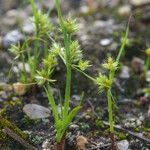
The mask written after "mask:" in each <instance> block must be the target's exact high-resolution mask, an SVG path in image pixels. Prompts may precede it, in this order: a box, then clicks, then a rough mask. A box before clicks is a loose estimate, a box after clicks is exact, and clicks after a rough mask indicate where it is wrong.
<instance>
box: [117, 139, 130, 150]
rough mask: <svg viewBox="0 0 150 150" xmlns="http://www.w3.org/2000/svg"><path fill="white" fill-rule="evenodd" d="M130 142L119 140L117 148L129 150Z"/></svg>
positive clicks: (118, 149)
mask: <svg viewBox="0 0 150 150" xmlns="http://www.w3.org/2000/svg"><path fill="white" fill-rule="evenodd" d="M128 147H129V142H128V141H127V140H123V141H120V142H117V150H128Z"/></svg>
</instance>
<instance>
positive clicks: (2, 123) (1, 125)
mask: <svg viewBox="0 0 150 150" xmlns="http://www.w3.org/2000/svg"><path fill="white" fill-rule="evenodd" d="M5 127H7V128H9V129H11V130H12V131H14V132H15V133H16V134H17V135H18V136H20V137H21V138H23V139H24V140H25V139H27V134H25V133H23V132H22V131H21V130H20V129H19V128H18V127H16V125H14V124H12V123H11V122H9V121H8V120H7V119H4V118H3V117H1V116H0V140H6V135H5V134H4V133H3V131H2V130H3V129H4V128H5Z"/></svg>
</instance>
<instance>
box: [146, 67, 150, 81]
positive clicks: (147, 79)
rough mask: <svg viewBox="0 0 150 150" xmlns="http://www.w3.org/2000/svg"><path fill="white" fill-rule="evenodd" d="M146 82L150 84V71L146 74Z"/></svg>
mask: <svg viewBox="0 0 150 150" xmlns="http://www.w3.org/2000/svg"><path fill="white" fill-rule="evenodd" d="M146 81H147V82H150V70H148V71H147V72H146Z"/></svg>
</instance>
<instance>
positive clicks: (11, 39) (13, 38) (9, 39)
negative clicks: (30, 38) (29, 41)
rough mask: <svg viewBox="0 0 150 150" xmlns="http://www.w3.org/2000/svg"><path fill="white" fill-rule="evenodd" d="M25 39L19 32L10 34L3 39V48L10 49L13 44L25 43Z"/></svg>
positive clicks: (14, 31)
mask: <svg viewBox="0 0 150 150" xmlns="http://www.w3.org/2000/svg"><path fill="white" fill-rule="evenodd" d="M23 39H24V37H23V35H22V34H21V33H20V32H19V31H18V30H13V31H10V32H8V33H7V34H6V35H5V37H4V38H3V43H2V44H3V47H4V48H8V47H9V46H10V45H11V44H16V43H18V42H20V41H23Z"/></svg>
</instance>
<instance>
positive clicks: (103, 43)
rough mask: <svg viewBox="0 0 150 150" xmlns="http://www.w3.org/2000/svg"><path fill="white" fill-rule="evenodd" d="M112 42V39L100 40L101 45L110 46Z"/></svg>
mask: <svg viewBox="0 0 150 150" xmlns="http://www.w3.org/2000/svg"><path fill="white" fill-rule="evenodd" d="M111 42H112V39H102V40H101V41H100V45H101V46H108V45H110V44H111Z"/></svg>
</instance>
